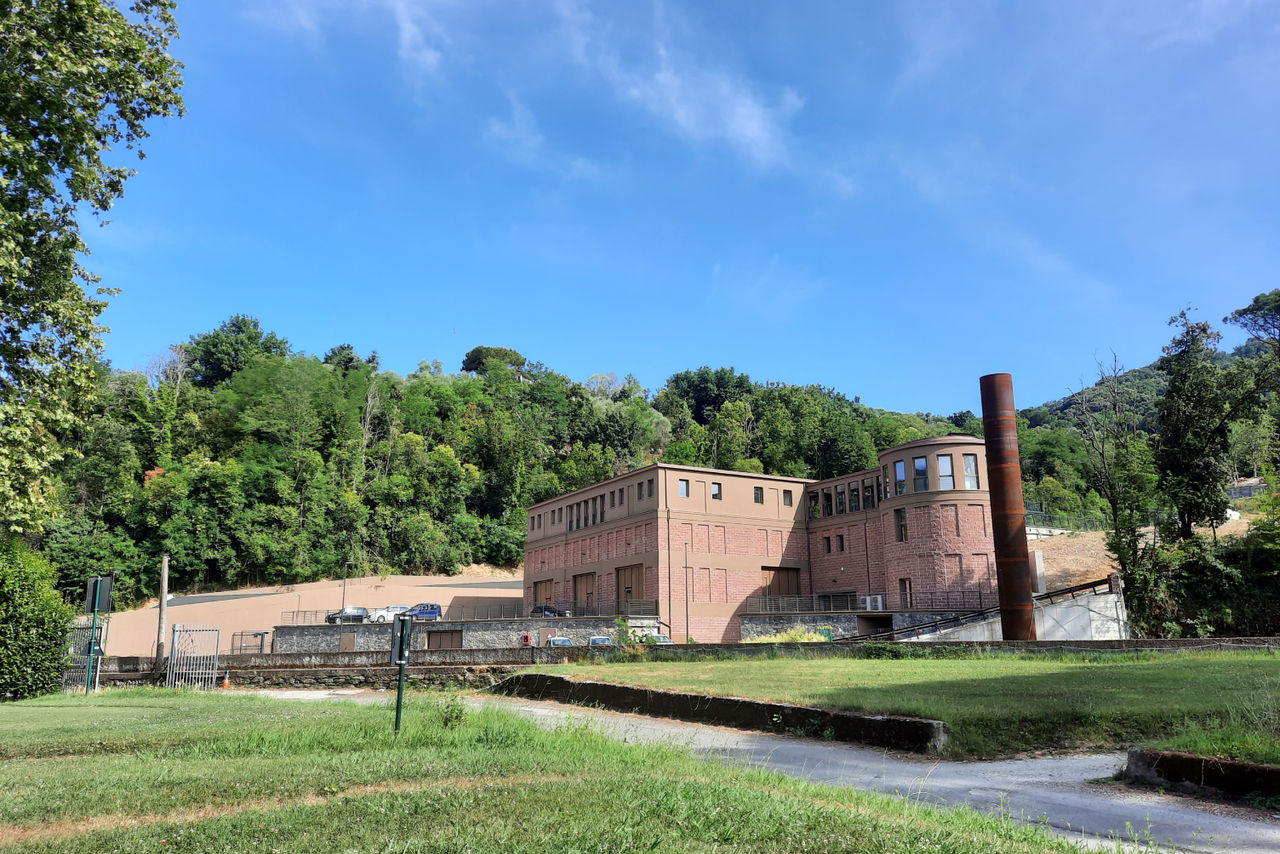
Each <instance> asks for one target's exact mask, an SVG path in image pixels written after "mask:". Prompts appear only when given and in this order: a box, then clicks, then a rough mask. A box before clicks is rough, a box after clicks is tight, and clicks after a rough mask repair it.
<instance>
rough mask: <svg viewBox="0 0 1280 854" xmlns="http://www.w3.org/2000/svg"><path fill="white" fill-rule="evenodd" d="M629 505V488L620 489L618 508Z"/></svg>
mask: <svg viewBox="0 0 1280 854" xmlns="http://www.w3.org/2000/svg"><path fill="white" fill-rule="evenodd" d="M626 503H627V488H626V487H625V486H623V487H621V488H619V489H618V506H619V507H621V506H622V505H623V504H626Z"/></svg>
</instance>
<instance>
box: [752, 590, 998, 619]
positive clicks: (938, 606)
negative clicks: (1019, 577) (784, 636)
mask: <svg viewBox="0 0 1280 854" xmlns="http://www.w3.org/2000/svg"><path fill="white" fill-rule="evenodd" d="M999 602H1000V597H999V595H998V594H997V593H996V591H994V590H924V591H920V592H912V593H815V594H812V595H806V596H748V597H747V601H746V603H745V604H744V605H743V608H742V612H743V613H744V614H780V613H781V614H810V613H824V612H835V613H848V612H852V611H915V610H919V611H960V610H977V609H981V608H988V607H990V606H992V605H997V604H999Z"/></svg>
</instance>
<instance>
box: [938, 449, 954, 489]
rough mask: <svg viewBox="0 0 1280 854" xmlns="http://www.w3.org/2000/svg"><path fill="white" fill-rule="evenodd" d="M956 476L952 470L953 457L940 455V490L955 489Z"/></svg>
mask: <svg viewBox="0 0 1280 854" xmlns="http://www.w3.org/2000/svg"><path fill="white" fill-rule="evenodd" d="M955 488H956V475H955V472H953V471H952V470H951V455H950V454H938V489H955Z"/></svg>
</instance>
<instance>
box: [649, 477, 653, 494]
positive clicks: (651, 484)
mask: <svg viewBox="0 0 1280 854" xmlns="http://www.w3.org/2000/svg"><path fill="white" fill-rule="evenodd" d="M649 497H650V498H652V497H653V478H649Z"/></svg>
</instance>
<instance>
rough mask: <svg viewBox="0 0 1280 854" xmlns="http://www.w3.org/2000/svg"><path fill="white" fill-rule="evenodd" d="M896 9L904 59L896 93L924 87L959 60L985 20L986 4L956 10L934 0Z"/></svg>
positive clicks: (970, 4)
mask: <svg viewBox="0 0 1280 854" xmlns="http://www.w3.org/2000/svg"><path fill="white" fill-rule="evenodd" d="M899 8H900V9H902V10H903V11H902V14H901V19H900V20H901V27H902V30H903V37H904V38H905V40H906V59H905V62H904V64H903V68H902V71H901V72H899V74H898V78H897V80H896V81H895V82H894V85H893V89H894V91H895V92H897V91H900V90H902V89H906V88H909V87H911V86H914V85H917V84H920V83H923V82H924V81H926V80H928V79H930V78H932V77H934V76H936V75H937V74H939V73H940V72H941V71H942V70H943V69H944V68H945V67H946V66H948V65H950V64H952V63H953V62H955V61H956V60H957V59H959V58H960V57H961V56H962V55H963V54H964V53H965V51H967V50H968V48H969V45H970V44H971V42H972V41H973V35H974V33H973V31H974V25H975V24H976V23H977V22H979V21H980V20H982V19H983V18H985V17H986V16H987V4H986V3H975V2H966V3H964V4H962V5H961V6H960V7H959V9H958V10H957V8H956V7H955V6H953V5H952V4H951V3H950V2H948V0H934V2H928V3H916V4H912V5H909V6H900V7H899Z"/></svg>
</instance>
